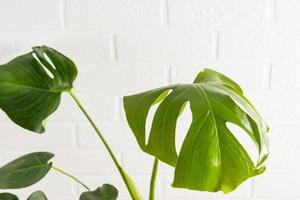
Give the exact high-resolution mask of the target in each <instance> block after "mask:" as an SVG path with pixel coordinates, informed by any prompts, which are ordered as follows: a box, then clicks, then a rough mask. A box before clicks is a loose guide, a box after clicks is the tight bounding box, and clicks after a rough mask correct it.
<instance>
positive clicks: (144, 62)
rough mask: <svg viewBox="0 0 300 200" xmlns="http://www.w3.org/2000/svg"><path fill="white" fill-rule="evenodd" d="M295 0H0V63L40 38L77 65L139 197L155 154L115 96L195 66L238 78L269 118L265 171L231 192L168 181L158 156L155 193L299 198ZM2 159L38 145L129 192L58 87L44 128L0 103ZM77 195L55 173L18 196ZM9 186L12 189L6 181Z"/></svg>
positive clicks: (188, 75) (178, 77) (88, 100)
mask: <svg viewBox="0 0 300 200" xmlns="http://www.w3.org/2000/svg"><path fill="white" fill-rule="evenodd" d="M299 19H300V1H299V0H244V1H240V0H44V1H40V0H0V62H1V63H4V62H7V61H9V60H10V59H12V58H13V57H14V56H16V55H19V54H21V53H24V52H26V51H28V50H29V49H30V47H31V46H34V45H40V44H47V45H49V46H53V47H54V48H57V49H58V50H61V51H63V52H64V53H65V54H66V55H68V56H70V57H71V58H72V59H73V60H74V61H75V62H76V63H77V65H78V69H79V77H78V79H77V81H76V84H75V86H76V91H77V92H78V93H79V96H80V98H81V99H82V101H83V104H84V105H85V106H86V108H87V110H88V111H89V112H90V113H91V115H92V117H94V118H95V120H96V121H97V124H98V125H99V127H100V129H101V130H102V131H103V132H104V135H105V136H106V138H107V140H108V141H109V143H110V144H111V146H112V147H113V149H114V150H115V151H116V154H117V157H118V158H119V159H120V160H121V161H122V165H123V166H124V168H125V169H127V170H128V171H129V173H130V174H131V176H132V177H133V178H134V179H135V180H136V182H137V185H138V186H139V188H141V191H142V193H143V195H144V196H146V195H147V194H145V193H146V192H147V189H148V183H149V173H150V168H151V165H152V158H151V157H149V156H147V155H145V154H143V153H142V152H141V151H139V149H138V146H137V144H136V142H135V140H134V138H133V136H132V134H131V132H130V129H129V128H128V126H127V124H126V121H125V118H124V113H123V109H122V101H121V98H122V96H123V95H126V94H131V93H134V92H138V91H143V90H147V89H150V88H153V87H158V86H162V85H166V84H169V83H176V82H191V81H192V80H193V78H194V76H195V75H196V74H197V72H198V71H200V70H201V69H202V68H203V67H209V68H213V69H216V70H219V71H221V72H223V73H225V74H227V75H229V76H230V77H232V78H233V79H234V80H236V81H238V82H239V83H240V84H241V85H242V86H243V88H244V89H245V93H246V94H247V96H248V97H249V98H250V99H251V100H252V101H253V103H254V104H255V105H256V107H257V108H258V110H260V111H261V114H262V115H263V116H264V118H265V119H266V121H267V122H268V123H269V125H270V127H271V133H270V152H271V153H270V159H269V161H268V170H267V171H266V173H265V174H264V175H262V176H259V177H256V178H255V179H252V180H249V181H247V182H245V183H244V184H243V185H242V186H241V187H240V188H238V189H237V190H236V191H235V192H233V193H232V194H229V195H227V196H224V195H222V194H219V193H218V194H210V193H197V192H191V191H187V190H174V189H172V188H171V187H170V183H171V179H172V177H171V176H172V169H170V168H169V167H168V166H166V165H164V164H161V165H160V171H159V178H158V186H157V199H163V200H171V199H205V200H212V199H218V200H219V199H232V200H282V199H285V200H296V199H300V190H299V186H300V170H299V165H300V159H299V153H300V136H299V135H300V134H299V128H298V126H299V120H300V105H299V102H300V93H299V92H298V90H299V89H300V81H299V80H300V79H299V74H300V68H299V66H300V57H299V55H300V24H299ZM0 118H1V121H0V133H1V140H0V164H4V163H6V162H7V161H9V160H11V159H13V158H15V157H17V156H19V155H21V154H24V153H26V152H31V151H36V150H48V151H52V152H54V153H56V158H55V159H54V161H55V162H56V164H57V165H58V166H61V167H62V168H65V169H67V170H69V171H71V172H73V173H74V174H76V175H78V176H79V177H81V179H83V180H85V181H86V182H88V183H89V184H90V185H91V186H93V187H96V186H98V185H101V184H103V183H105V182H110V183H113V184H115V185H116V186H118V187H119V189H120V199H129V196H128V193H127V192H126V190H125V187H124V185H123V183H122V181H121V179H120V177H119V175H118V173H117V172H116V170H115V168H114V166H113V165H112V161H111V160H110V158H109V157H108V155H107V154H106V151H105V149H104V147H103V145H102V144H101V143H100V142H99V141H98V140H97V136H96V135H95V133H94V132H93V130H92V129H91V128H90V126H89V124H88V123H87V121H86V119H85V118H84V117H83V116H82V114H81V113H80V112H79V110H78V109H77V108H76V106H75V103H74V102H73V101H72V100H71V98H70V97H68V96H67V95H64V96H63V99H62V104H61V107H60V108H59V110H58V111H57V112H56V113H55V114H54V115H53V116H52V117H51V118H50V119H49V120H48V129H47V132H46V133H45V134H43V135H35V134H29V133H28V131H25V130H23V129H21V128H19V127H16V126H15V125H13V124H12V123H11V122H10V121H9V120H8V119H7V117H6V116H5V114H3V113H2V112H1V113H0ZM35 189H42V190H45V191H46V192H47V193H48V195H49V199H50V200H68V199H78V194H79V193H80V191H81V188H80V187H78V185H76V184H75V183H73V182H72V181H70V180H69V179H67V178H65V177H63V176H61V175H60V174H58V173H56V172H51V173H50V175H49V176H48V177H47V178H46V179H45V180H43V181H42V182H41V183H39V184H37V185H35V186H34V187H32V188H28V189H25V190H20V191H18V192H19V194H20V195H23V196H27V194H28V193H30V192H31V191H33V190H35ZM14 192H15V191H14Z"/></svg>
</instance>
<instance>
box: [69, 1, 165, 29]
mask: <svg viewBox="0 0 300 200" xmlns="http://www.w3.org/2000/svg"><path fill="white" fill-rule="evenodd" d="M160 6H161V0H131V1H122V0H110V1H107V0H100V1H99V0H87V1H85V0H76V1H73V0H68V1H67V6H66V19H67V27H68V28H70V29H80V30H81V29H82V28H85V29H101V30H103V29H104V30H120V29H121V30H123V29H132V28H138V29H140V28H153V27H157V26H159V25H160V23H161V8H160Z"/></svg>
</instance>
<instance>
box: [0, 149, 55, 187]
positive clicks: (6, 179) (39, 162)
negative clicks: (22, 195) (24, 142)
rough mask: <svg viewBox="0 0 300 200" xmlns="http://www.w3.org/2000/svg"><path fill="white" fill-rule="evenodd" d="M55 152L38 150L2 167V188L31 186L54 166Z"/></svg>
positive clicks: (0, 183)
mask: <svg viewBox="0 0 300 200" xmlns="http://www.w3.org/2000/svg"><path fill="white" fill-rule="evenodd" d="M53 156H54V154H52V153H48V152H36V153H30V154H27V155H24V156H22V157H19V158H17V159H15V160H13V161H12V162H10V163H8V164H6V165H4V166H3V167H1V168H0V189H18V188H24V187H28V186H31V185H33V184H35V183H37V182H38V181H40V180H41V179H42V178H44V177H45V176H46V174H47V173H48V172H49V170H50V169H51V167H52V163H49V160H50V159H51V158H53Z"/></svg>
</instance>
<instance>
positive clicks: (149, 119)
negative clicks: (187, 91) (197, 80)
mask: <svg viewBox="0 0 300 200" xmlns="http://www.w3.org/2000/svg"><path fill="white" fill-rule="evenodd" d="M164 92H165V93H162V94H161V95H160V96H158V97H157V99H156V100H155V101H154V102H153V103H154V104H153V105H152V106H151V107H150V109H149V112H148V115H147V119H146V128H145V131H146V133H145V143H146V145H147V144H148V141H149V137H150V131H151V127H152V122H153V119H154V116H155V113H156V110H157V108H158V107H159V105H160V103H161V102H162V101H163V99H161V97H162V96H164V95H165V96H168V94H170V93H171V92H172V90H165V91H164ZM159 99H161V101H158V100H159Z"/></svg>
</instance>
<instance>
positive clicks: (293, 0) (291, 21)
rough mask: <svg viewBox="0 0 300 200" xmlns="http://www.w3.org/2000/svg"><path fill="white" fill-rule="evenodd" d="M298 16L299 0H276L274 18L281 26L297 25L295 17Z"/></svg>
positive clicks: (297, 17) (299, 11)
mask: <svg viewBox="0 0 300 200" xmlns="http://www.w3.org/2000/svg"><path fill="white" fill-rule="evenodd" d="M299 17H300V2H299V1H297V0H288V1H285V0H276V19H277V21H278V22H279V23H281V25H282V26H292V27H295V26H297V27H298V28H299V27H300V26H299V24H298V23H295V20H296V19H299Z"/></svg>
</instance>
